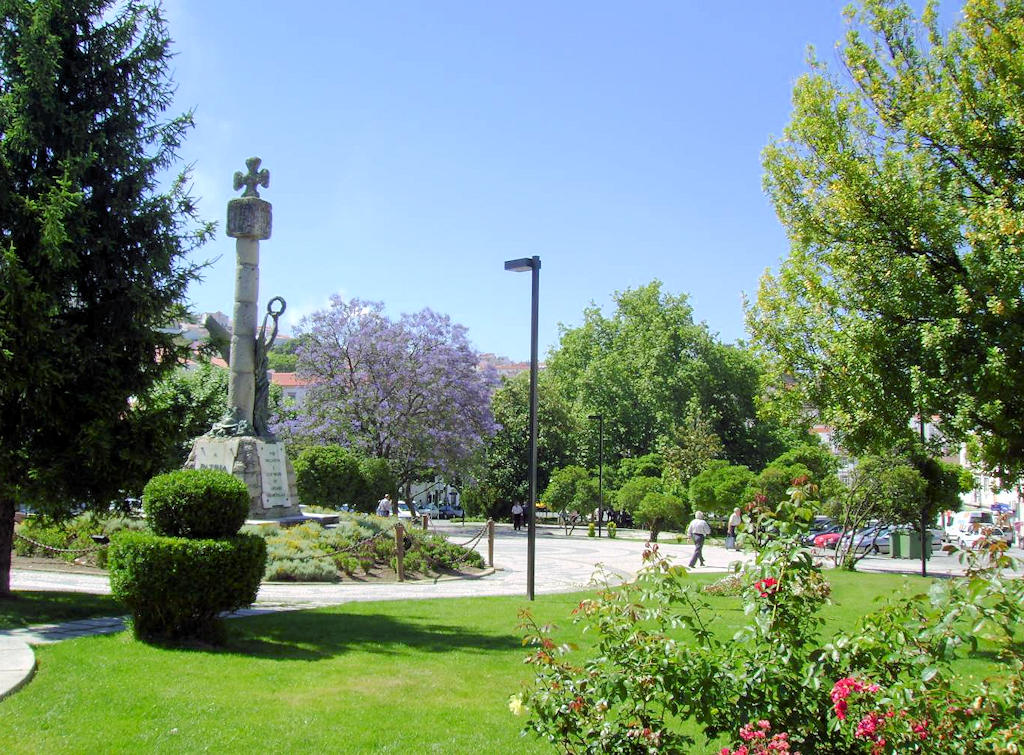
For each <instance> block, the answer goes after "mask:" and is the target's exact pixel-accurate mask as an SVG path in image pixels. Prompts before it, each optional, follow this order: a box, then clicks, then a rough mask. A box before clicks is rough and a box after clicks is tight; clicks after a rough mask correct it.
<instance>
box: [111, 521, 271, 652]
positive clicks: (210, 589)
mask: <svg viewBox="0 0 1024 755" xmlns="http://www.w3.org/2000/svg"><path fill="white" fill-rule="evenodd" d="M265 560H266V544H265V542H264V541H263V539H262V538H260V537H258V536H256V535H236V536H235V537H231V538H224V539H220V540H209V539H207V540H189V539H185V538H181V537H165V536H161V535H153V534H150V533H145V532H119V533H117V534H116V535H114V537H113V540H112V542H111V545H110V554H109V564H110V589H111V592H112V594H113V595H114V597H115V598H117V599H118V600H120V601H121V602H122V603H124V604H125V605H126V606H127V607H128V609H129V610H130V611H131V612H132V629H133V631H134V633H135V636H136V637H138V638H140V639H144V640H172V641H173V640H182V639H199V640H205V641H207V642H219V641H222V640H223V625H222V623H221V620H220V618H219V615H220V614H221V613H222V612H225V611H234V610H236V609H239V608H242V607H243V606H247V605H250V604H251V603H252V602H253V601H255V600H256V593H257V592H258V591H259V586H260V578H261V577H262V576H263V570H264V562H265Z"/></svg>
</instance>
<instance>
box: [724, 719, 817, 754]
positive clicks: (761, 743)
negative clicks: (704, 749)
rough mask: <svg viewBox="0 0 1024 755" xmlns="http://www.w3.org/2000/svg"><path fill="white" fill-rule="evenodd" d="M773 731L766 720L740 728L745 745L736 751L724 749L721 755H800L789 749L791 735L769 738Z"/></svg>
mask: <svg viewBox="0 0 1024 755" xmlns="http://www.w3.org/2000/svg"><path fill="white" fill-rule="evenodd" d="M771 729H772V725H771V723H770V722H769V721H765V720H764V719H762V720H760V721H757V722H756V723H753V722H752V723H749V724H747V725H746V726H743V727H742V728H740V739H742V740H743V742H744V743H743V744H741V745H740V746H739V747H737V748H736V749H735V750H730V749H729V748H728V747H723V748H722V750H721V752H720V754H719V755H770V754H771V753H780V754H781V755H800V753H799V751H796V750H790V749H789V734H787V733H786V732H784V731H780V732H776V733H775V734H772V735H771V736H770V737H769V736H768V734H769V733H770V732H771Z"/></svg>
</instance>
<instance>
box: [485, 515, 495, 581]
mask: <svg viewBox="0 0 1024 755" xmlns="http://www.w3.org/2000/svg"><path fill="white" fill-rule="evenodd" d="M487 565H488V566H490V567H491V568H492V569H493V568H494V520H493V519H488V520H487Z"/></svg>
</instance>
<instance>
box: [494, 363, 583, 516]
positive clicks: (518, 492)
mask: <svg viewBox="0 0 1024 755" xmlns="http://www.w3.org/2000/svg"><path fill="white" fill-rule="evenodd" d="M491 408H492V411H493V412H494V421H495V423H496V424H497V426H498V429H497V431H496V432H495V433H494V435H493V436H492V437H491V438H490V440H489V441H488V444H487V452H486V459H487V460H486V470H485V471H484V473H483V474H482V477H483V479H484V481H485V482H486V483H487V484H488V485H490V486H492V487H493V488H494V491H495V495H496V503H498V504H501V505H504V506H505V507H506V508H507V507H508V506H510V505H511V504H512V502H513V501H524V502H525V501H527V500H529V476H528V475H529V463H530V446H529V439H530V434H529V429H530V375H529V373H526V372H523V373H520V374H518V375H516V376H514V377H512V378H510V379H507V380H505V381H503V382H502V385H501V387H500V388H498V390H496V391H495V392H494V396H493V398H492V400H491ZM580 432H581V429H580V423H579V422H578V420H577V419H576V418H575V417H574V416H573V414H572V413H571V411H570V407H569V405H568V404H567V403H566V401H565V399H564V398H563V396H562V394H561V393H560V392H559V390H558V388H557V386H556V385H555V384H554V383H553V382H552V381H551V380H550V377H549V375H548V374H547V373H546V371H545V372H541V373H540V374H539V375H538V379H537V490H538V491H542V490H544V489H546V488H547V487H548V482H549V480H550V479H551V473H552V472H553V471H554V470H556V469H559V468H561V467H565V466H569V465H570V464H573V463H574V462H576V461H577V459H576V452H577V450H578V449H579V442H578V439H579V437H580Z"/></svg>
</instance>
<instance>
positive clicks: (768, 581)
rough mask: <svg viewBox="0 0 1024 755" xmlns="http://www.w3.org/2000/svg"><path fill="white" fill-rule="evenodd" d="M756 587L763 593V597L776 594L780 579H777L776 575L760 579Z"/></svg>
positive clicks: (755, 584)
mask: <svg viewBox="0 0 1024 755" xmlns="http://www.w3.org/2000/svg"><path fill="white" fill-rule="evenodd" d="M754 588H755V589H756V590H757V591H758V592H759V593H760V594H761V597H762V598H767V597H768V596H769V595H774V594H775V593H776V592H777V591H778V589H779V580H777V579H775V577H766V578H765V579H759V580H757V582H755V583H754Z"/></svg>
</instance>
